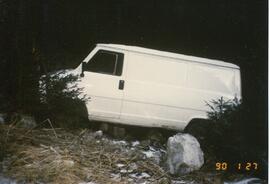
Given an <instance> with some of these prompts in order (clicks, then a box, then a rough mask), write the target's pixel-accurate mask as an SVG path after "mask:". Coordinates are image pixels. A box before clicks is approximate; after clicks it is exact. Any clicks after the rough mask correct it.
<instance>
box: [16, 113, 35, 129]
mask: <svg viewBox="0 0 270 184" xmlns="http://www.w3.org/2000/svg"><path fill="white" fill-rule="evenodd" d="M17 125H18V127H21V128H34V127H36V126H37V123H36V120H35V118H34V117H32V116H28V115H23V114H21V115H20V120H19V122H18V124H17Z"/></svg>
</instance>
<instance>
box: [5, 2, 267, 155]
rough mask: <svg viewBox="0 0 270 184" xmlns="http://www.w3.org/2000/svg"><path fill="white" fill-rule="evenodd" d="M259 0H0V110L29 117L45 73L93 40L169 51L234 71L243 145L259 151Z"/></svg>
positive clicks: (262, 56) (262, 77) (68, 62)
mask: <svg viewBox="0 0 270 184" xmlns="http://www.w3.org/2000/svg"><path fill="white" fill-rule="evenodd" d="M267 7H268V4H267V1H264V0H257V1H254V0H237V1H235V0H205V1H190V0H170V1H165V0H159V1H158V0H148V1H141V0H137V1H131V0H129V1H128V0H114V1H105V0H80V1H66V0H65V1H64V0H57V1H56V0H0V79H1V81H0V103H1V104H0V106H1V111H3V112H24V113H30V114H34V113H35V110H36V108H35V105H36V104H38V101H39V97H38V93H37V90H38V80H39V76H40V75H42V74H44V73H45V72H49V71H54V70H58V69H63V68H71V67H75V66H77V65H78V64H79V63H80V62H81V61H82V60H83V59H84V57H86V56H87V54H88V53H89V52H90V50H91V49H92V48H93V47H94V45H95V44H96V43H117V44H127V45H135V46H143V47H147V48H153V49H159V50H165V51H171V52H177V53H182V54H187V55H194V56H200V57H206V58H212V59H218V60H224V61H227V62H231V63H235V64H237V65H239V66H240V67H241V75H242V95H243V101H244V103H245V104H247V106H248V108H249V109H248V111H249V113H248V114H246V116H248V119H249V120H250V121H249V122H251V123H248V122H247V125H246V126H245V127H243V129H242V130H239V131H242V132H243V131H248V132H247V134H248V135H249V136H250V144H257V145H260V146H261V147H263V148H265V150H266V148H267V130H268V127H267V93H268V92H267V68H268V67H267V54H268V47H267V43H268V37H267V33H268V30H267V22H268V20H267V13H268V12H267V11H268V10H267Z"/></svg>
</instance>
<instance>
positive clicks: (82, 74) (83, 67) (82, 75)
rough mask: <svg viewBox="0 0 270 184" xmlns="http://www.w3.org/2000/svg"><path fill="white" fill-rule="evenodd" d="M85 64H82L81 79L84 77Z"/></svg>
mask: <svg viewBox="0 0 270 184" xmlns="http://www.w3.org/2000/svg"><path fill="white" fill-rule="evenodd" d="M85 66H86V62H82V72H81V74H80V76H81V77H84V73H83V72H84V70H85Z"/></svg>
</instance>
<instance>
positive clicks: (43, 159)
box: [0, 125, 169, 184]
mask: <svg viewBox="0 0 270 184" xmlns="http://www.w3.org/2000/svg"><path fill="white" fill-rule="evenodd" d="M0 133H1V139H0V141H1V145H2V146H1V148H2V149H5V152H6V153H8V154H9V155H10V156H9V159H7V162H6V163H7V168H6V169H5V170H4V172H5V174H7V175H9V176H11V177H13V178H15V179H17V180H20V181H26V182H36V181H41V182H45V183H63V184H65V183H69V184H70V183H79V182H83V181H84V182H86V181H87V182H88V181H93V182H95V183H100V184H113V183H123V184H124V183H134V180H133V181H131V180H130V177H129V174H130V173H122V174H121V175H120V177H118V178H117V179H116V178H113V176H112V174H117V173H120V168H119V167H117V164H123V165H124V167H123V168H124V169H126V170H128V169H129V168H130V167H131V165H132V164H133V165H134V163H136V165H137V167H136V168H135V169H133V171H132V173H142V172H147V173H148V174H149V175H150V176H151V177H150V178H148V181H149V182H150V183H160V181H161V179H162V180H163V181H164V178H165V179H167V180H169V176H168V175H167V174H166V173H165V172H164V170H163V169H162V168H161V167H160V166H158V165H157V164H155V163H154V162H152V161H151V160H146V159H143V157H142V155H141V154H140V152H138V151H136V150H133V151H132V150H130V149H129V150H128V151H125V150H123V149H122V147H121V145H117V144H111V143H110V142H109V140H108V139H96V138H94V136H93V134H92V133H91V131H90V130H81V131H75V132H72V133H71V132H70V131H69V132H68V131H65V130H63V129H53V128H52V129H37V130H26V129H21V128H17V127H16V126H15V125H10V126H3V125H1V126H0ZM123 168H121V169H123Z"/></svg>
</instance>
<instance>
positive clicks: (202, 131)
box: [184, 119, 212, 143]
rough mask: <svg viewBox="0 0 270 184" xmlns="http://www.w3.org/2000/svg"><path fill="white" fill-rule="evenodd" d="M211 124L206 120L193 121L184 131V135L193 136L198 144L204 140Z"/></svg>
mask: <svg viewBox="0 0 270 184" xmlns="http://www.w3.org/2000/svg"><path fill="white" fill-rule="evenodd" d="M211 124H212V122H211V121H210V120H207V119H193V120H192V121H190V123H189V124H188V125H187V126H186V128H185V129H184V133H188V134H191V135H193V136H194V137H195V138H196V139H197V140H198V141H199V142H200V143H201V142H203V140H204V139H205V138H206V136H207V134H209V133H211V132H209V130H210V126H211Z"/></svg>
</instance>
